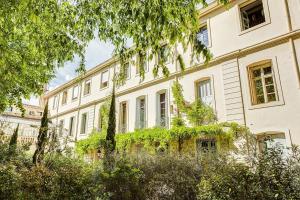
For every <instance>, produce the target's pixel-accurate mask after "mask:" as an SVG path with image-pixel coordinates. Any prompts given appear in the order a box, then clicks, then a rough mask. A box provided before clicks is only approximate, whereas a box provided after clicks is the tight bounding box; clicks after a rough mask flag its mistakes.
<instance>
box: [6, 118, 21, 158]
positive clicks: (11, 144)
mask: <svg viewBox="0 0 300 200" xmlns="http://www.w3.org/2000/svg"><path fill="white" fill-rule="evenodd" d="M18 132H19V124H18V125H17V127H16V129H15V130H14V133H13V135H12V136H11V138H10V141H9V149H8V151H9V153H10V154H15V153H16V148H17V142H18Z"/></svg>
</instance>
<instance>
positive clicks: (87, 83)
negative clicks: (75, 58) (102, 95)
mask: <svg viewBox="0 0 300 200" xmlns="http://www.w3.org/2000/svg"><path fill="white" fill-rule="evenodd" d="M90 93H91V80H87V81H85V83H84V90H83V95H88V94H90Z"/></svg>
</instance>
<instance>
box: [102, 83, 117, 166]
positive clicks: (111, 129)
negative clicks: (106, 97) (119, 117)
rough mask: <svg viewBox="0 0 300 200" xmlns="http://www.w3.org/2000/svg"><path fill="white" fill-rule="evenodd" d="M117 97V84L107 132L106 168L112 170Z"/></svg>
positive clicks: (112, 98) (112, 99)
mask: <svg viewBox="0 0 300 200" xmlns="http://www.w3.org/2000/svg"><path fill="white" fill-rule="evenodd" d="M115 99H116V95H115V83H114V84H113V90H112V97H111V103H110V109H109V116H108V127H107V131H106V145H105V150H104V154H105V155H104V164H105V167H106V168H110V167H111V164H112V163H113V155H112V154H113V152H114V150H115V148H116V140H115V135H116V105H115V104H116V102H115V101H116V100H115Z"/></svg>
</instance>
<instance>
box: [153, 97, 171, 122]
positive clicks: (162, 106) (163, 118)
mask: <svg viewBox="0 0 300 200" xmlns="http://www.w3.org/2000/svg"><path fill="white" fill-rule="evenodd" d="M157 98H158V118H157V122H156V124H157V125H158V126H161V127H167V125H168V123H167V97H166V92H160V93H158V95H157Z"/></svg>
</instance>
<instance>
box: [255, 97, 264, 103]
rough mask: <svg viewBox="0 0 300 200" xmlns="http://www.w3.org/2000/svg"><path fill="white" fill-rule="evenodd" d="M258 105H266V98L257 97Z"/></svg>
mask: <svg viewBox="0 0 300 200" xmlns="http://www.w3.org/2000/svg"><path fill="white" fill-rule="evenodd" d="M256 101H257V102H256V103H257V104H260V103H265V99H264V96H257V97H256Z"/></svg>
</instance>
